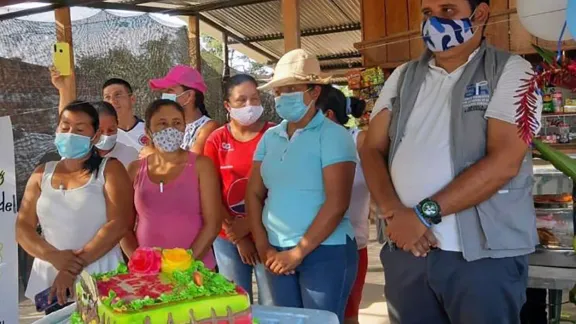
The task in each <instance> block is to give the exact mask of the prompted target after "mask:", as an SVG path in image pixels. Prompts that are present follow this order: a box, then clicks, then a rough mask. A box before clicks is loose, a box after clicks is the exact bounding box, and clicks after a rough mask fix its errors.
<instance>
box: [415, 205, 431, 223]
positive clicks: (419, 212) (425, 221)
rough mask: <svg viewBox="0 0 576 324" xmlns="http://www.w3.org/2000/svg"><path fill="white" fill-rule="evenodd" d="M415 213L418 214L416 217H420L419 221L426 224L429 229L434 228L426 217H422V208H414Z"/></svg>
mask: <svg viewBox="0 0 576 324" xmlns="http://www.w3.org/2000/svg"><path fill="white" fill-rule="evenodd" d="M414 212H415V213H416V216H418V219H420V221H421V222H422V224H424V225H425V226H426V227H427V228H430V227H432V224H431V223H430V221H429V220H428V219H427V218H426V217H424V215H422V212H421V211H420V208H418V206H416V207H414Z"/></svg>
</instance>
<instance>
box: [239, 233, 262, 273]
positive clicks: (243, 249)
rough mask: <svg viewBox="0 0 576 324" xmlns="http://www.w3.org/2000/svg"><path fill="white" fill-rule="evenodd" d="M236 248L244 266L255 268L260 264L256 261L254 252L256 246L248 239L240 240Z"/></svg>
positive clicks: (256, 255) (256, 256)
mask: <svg viewBox="0 0 576 324" xmlns="http://www.w3.org/2000/svg"><path fill="white" fill-rule="evenodd" d="M236 248H237V249H238V253H239V254H240V258H241V259H242V262H243V263H244V264H249V265H251V266H255V265H256V264H258V262H260V260H259V259H258V251H256V246H255V245H254V242H252V240H251V239H250V238H249V237H245V238H243V239H241V240H240V241H239V242H238V243H237V244H236Z"/></svg>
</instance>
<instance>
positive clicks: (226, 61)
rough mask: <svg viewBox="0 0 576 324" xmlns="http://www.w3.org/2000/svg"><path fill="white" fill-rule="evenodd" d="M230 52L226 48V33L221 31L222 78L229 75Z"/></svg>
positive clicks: (224, 78) (226, 77)
mask: <svg viewBox="0 0 576 324" xmlns="http://www.w3.org/2000/svg"><path fill="white" fill-rule="evenodd" d="M229 56H230V52H229V50H228V34H226V33H222V63H223V64H222V80H227V79H228V78H229V77H230V58H229Z"/></svg>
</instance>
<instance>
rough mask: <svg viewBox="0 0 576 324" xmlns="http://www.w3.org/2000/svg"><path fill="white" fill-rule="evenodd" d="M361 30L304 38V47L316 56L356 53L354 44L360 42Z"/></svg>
mask: <svg viewBox="0 0 576 324" xmlns="http://www.w3.org/2000/svg"><path fill="white" fill-rule="evenodd" d="M361 40H362V35H361V32H360V31H359V30H355V31H348V32H341V33H334V34H324V35H316V36H308V37H302V38H301V42H302V47H303V48H304V49H306V50H307V51H310V52H311V53H314V54H316V55H322V54H338V53H347V52H355V51H356V48H355V47H354V43H357V42H360V41H361Z"/></svg>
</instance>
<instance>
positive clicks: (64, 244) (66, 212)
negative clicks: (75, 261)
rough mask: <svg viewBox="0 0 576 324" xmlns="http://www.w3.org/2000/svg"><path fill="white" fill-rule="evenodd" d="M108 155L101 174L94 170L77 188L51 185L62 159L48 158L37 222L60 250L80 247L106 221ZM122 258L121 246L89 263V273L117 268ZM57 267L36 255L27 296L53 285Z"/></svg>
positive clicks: (47, 237)
mask: <svg viewBox="0 0 576 324" xmlns="http://www.w3.org/2000/svg"><path fill="white" fill-rule="evenodd" d="M107 161H108V159H107V158H104V159H103V160H102V163H101V164H100V170H99V171H98V177H95V176H94V174H92V176H91V177H90V180H88V182H87V183H86V184H85V185H83V186H81V187H78V188H74V189H70V190H64V189H62V190H61V189H54V188H53V187H52V175H53V174H54V169H55V168H56V165H57V163H58V162H59V161H58V162H48V163H46V165H45V168H44V174H43V175H42V184H41V186H40V190H41V193H40V197H39V198H38V202H37V203H36V214H37V215H38V222H39V223H40V226H41V227H42V235H43V237H44V239H45V240H46V241H47V242H48V243H50V244H51V245H52V246H54V247H55V248H57V249H58V250H80V249H82V248H83V247H84V246H85V245H86V243H88V242H89V241H90V240H92V238H93V237H94V236H95V235H96V233H97V232H98V231H99V230H100V228H101V227H102V226H103V225H104V224H106V222H107V218H106V201H105V198H104V188H103V187H104V182H105V179H104V169H105V168H106V162H107ZM120 262H122V252H121V251H120V248H119V247H118V246H116V247H114V248H113V249H112V250H110V252H108V253H107V254H105V255H104V256H103V257H101V258H100V259H99V260H98V261H96V262H94V263H92V264H90V265H88V267H86V269H85V270H86V271H88V272H89V273H101V272H107V271H112V270H115V269H116V267H117V266H118V264H119V263H120ZM57 273H58V270H56V268H54V266H52V264H50V263H48V262H47V261H44V260H41V259H35V260H34V264H33V265H32V272H31V274H30V279H29V281H28V287H27V289H26V294H25V295H26V297H28V298H30V299H32V300H33V299H34V296H36V294H38V293H39V292H42V291H43V290H45V289H47V288H48V287H50V286H52V283H53V282H54V278H56V274H57Z"/></svg>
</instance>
